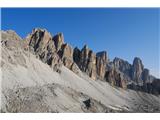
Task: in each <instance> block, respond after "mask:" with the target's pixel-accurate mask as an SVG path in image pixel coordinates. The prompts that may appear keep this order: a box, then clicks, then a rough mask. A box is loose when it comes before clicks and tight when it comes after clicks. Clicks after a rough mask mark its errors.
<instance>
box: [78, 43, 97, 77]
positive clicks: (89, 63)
mask: <svg viewBox="0 0 160 120" xmlns="http://www.w3.org/2000/svg"><path fill="white" fill-rule="evenodd" d="M77 53H78V52H77ZM78 65H79V68H80V69H81V70H82V71H83V72H86V74H87V75H89V76H90V77H91V78H92V79H96V78H97V72H96V54H95V53H93V51H92V50H90V49H89V48H88V46H87V45H85V46H84V47H83V48H82V50H81V52H80V62H78Z"/></svg>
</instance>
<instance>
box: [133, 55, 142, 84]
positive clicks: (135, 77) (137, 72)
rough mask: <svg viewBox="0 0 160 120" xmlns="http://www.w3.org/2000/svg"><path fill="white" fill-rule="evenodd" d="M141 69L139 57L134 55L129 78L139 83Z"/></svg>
mask: <svg viewBox="0 0 160 120" xmlns="http://www.w3.org/2000/svg"><path fill="white" fill-rule="evenodd" d="M143 69H144V66H143V64H142V61H141V59H140V58H138V57H135V58H134V60H133V65H132V70H131V78H132V80H134V81H135V82H136V83H137V84H139V83H141V81H142V72H143Z"/></svg>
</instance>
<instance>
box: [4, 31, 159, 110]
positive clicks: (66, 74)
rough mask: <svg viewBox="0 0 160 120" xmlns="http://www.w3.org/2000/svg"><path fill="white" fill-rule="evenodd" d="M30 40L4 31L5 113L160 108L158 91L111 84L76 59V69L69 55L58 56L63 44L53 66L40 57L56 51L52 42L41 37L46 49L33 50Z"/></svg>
mask: <svg viewBox="0 0 160 120" xmlns="http://www.w3.org/2000/svg"><path fill="white" fill-rule="evenodd" d="M8 34H12V35H13V34H14V35H13V36H14V37H13V36H12V35H8ZM38 36H39V35H38ZM38 36H37V35H36V36H35V38H38ZM31 38H32V39H33V38H34V37H31ZM35 38H34V39H35ZM44 40H46V38H45V39H44ZM28 43H29V42H28V38H27V39H26V40H23V41H22V40H21V38H20V37H18V35H16V33H15V32H13V31H7V32H4V31H2V40H1V44H2V48H1V51H2V53H1V54H2V55H1V70H2V79H1V83H2V93H1V103H2V104H1V112H160V96H159V95H157V96H155V95H152V94H148V93H144V92H137V91H134V90H129V89H122V88H119V87H116V86H114V87H112V86H111V85H113V84H111V85H110V84H109V83H108V82H106V81H105V80H99V79H100V78H99V79H95V80H93V78H92V77H91V76H90V75H89V76H90V77H89V76H88V73H87V72H84V71H81V68H80V67H79V65H78V64H77V63H73V64H75V68H76V69H75V70H73V69H71V68H70V67H68V66H69V64H68V62H67V63H66V64H65V62H64V61H65V60H64V61H63V59H70V58H65V57H64V56H66V57H68V56H70V54H68V52H65V50H62V51H61V52H58V53H59V54H60V55H62V56H63V57H62V56H59V55H58V56H57V52H56V51H57V50H58V49H60V47H56V49H55V52H54V53H53V54H52V55H55V56H57V57H56V58H58V59H52V62H53V63H54V64H52V62H51V64H49V63H50V62H49V61H48V60H49V59H48V56H46V57H42V58H41V57H40V55H41V54H40V53H41V52H42V51H45V50H46V51H45V52H47V54H48V53H50V52H53V51H52V50H53V49H52V50H50V48H52V47H53V46H50V45H51V44H49V41H48V42H46V41H43V44H44V43H46V44H47V46H45V45H44V46H43V44H41V40H40V41H39V44H40V45H37V46H43V47H42V48H41V47H37V46H36V47H33V48H35V50H33V51H31V50H29V46H27V45H28ZM57 46H60V45H59V43H58V44H57ZM65 46H68V45H65ZM65 46H64V48H65ZM37 48H38V50H37ZM49 51H50V52H49ZM66 51H70V49H69V48H67V50H66ZM86 51H87V50H85V52H84V53H86ZM98 56H99V55H98ZM100 56H102V61H103V60H105V59H106V57H105V55H103V54H101V55H100ZM61 57H62V58H61ZM61 59H62V61H61ZM54 60H55V61H54ZM71 61H72V59H71ZM73 62H74V60H73ZM92 62H93V61H92ZM93 63H94V62H93ZM73 64H72V65H73ZM72 65H71V66H72ZM100 65H101V64H100ZM108 65H111V66H112V63H109V64H108ZM111 66H110V67H109V68H108V69H111V68H112V67H111ZM68 68H69V69H68ZM89 69H90V68H89ZM71 70H72V71H71ZM89 71H90V70H89ZM91 71H92V70H91ZM86 73H87V74H86ZM113 73H114V74H113V76H112V74H110V73H108V74H109V75H111V77H113V81H114V79H115V78H114V77H116V76H114V75H115V74H117V73H116V72H113ZM116 79H117V78H116ZM110 80H112V79H110ZM111 82H112V81H111ZM117 86H118V85H117ZM158 88H159V87H158Z"/></svg>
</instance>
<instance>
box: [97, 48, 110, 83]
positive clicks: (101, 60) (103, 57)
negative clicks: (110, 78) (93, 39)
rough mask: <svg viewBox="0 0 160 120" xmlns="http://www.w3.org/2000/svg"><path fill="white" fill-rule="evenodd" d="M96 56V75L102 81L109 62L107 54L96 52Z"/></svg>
mask: <svg viewBox="0 0 160 120" xmlns="http://www.w3.org/2000/svg"><path fill="white" fill-rule="evenodd" d="M96 56H97V60H96V61H97V62H96V67H97V75H98V76H99V77H100V79H102V80H103V79H104V77H105V73H106V65H107V63H108V62H109V60H108V56H107V52H105V51H103V52H98V53H97V54H96Z"/></svg>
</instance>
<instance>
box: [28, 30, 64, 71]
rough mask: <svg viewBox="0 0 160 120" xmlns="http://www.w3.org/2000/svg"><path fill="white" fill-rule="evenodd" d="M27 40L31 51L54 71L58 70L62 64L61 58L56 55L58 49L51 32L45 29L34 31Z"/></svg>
mask: <svg viewBox="0 0 160 120" xmlns="http://www.w3.org/2000/svg"><path fill="white" fill-rule="evenodd" d="M27 40H28V42H29V51H31V52H32V53H34V54H35V55H36V56H37V57H38V58H39V59H41V60H42V61H43V62H44V63H47V64H48V65H50V66H51V67H52V68H53V69H54V70H58V68H59V67H60V66H61V64H62V63H61V60H60V57H59V56H58V55H57V54H56V47H55V44H54V41H53V40H52V36H51V34H50V33H49V32H47V31H46V30H45V29H34V30H33V31H32V33H31V34H30V35H29V36H27Z"/></svg>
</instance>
